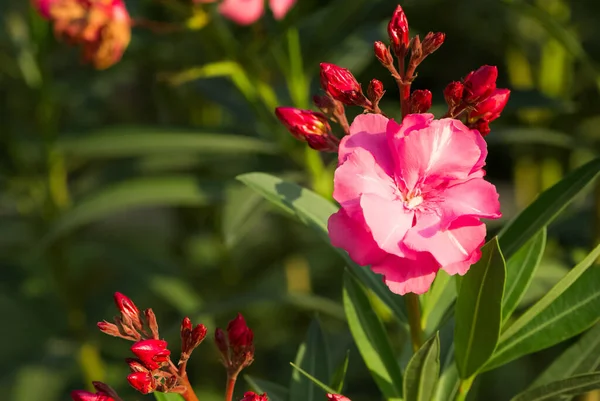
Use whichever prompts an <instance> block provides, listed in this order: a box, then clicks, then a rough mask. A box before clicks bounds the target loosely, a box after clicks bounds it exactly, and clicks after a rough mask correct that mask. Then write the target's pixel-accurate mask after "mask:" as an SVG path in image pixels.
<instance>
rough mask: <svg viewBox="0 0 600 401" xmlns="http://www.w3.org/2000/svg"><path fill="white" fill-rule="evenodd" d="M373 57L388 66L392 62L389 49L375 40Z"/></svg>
mask: <svg viewBox="0 0 600 401" xmlns="http://www.w3.org/2000/svg"><path fill="white" fill-rule="evenodd" d="M374 49H375V57H377V60H379V62H380V63H381V64H382V65H383V66H390V65H392V64H394V58H393V57H392V53H390V49H388V47H387V46H386V45H385V44H384V43H383V42H380V41H377V42H375V45H374Z"/></svg>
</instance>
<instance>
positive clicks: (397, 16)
mask: <svg viewBox="0 0 600 401" xmlns="http://www.w3.org/2000/svg"><path fill="white" fill-rule="evenodd" d="M387 31H388V35H389V37H390V43H391V44H392V50H393V51H394V53H395V54H396V56H398V57H404V56H405V55H406V51H407V49H408V43H409V41H410V36H409V33H408V20H407V19H406V14H404V10H403V9H402V7H400V6H398V7H396V10H395V11H394V14H393V15H392V19H391V21H390V22H389V24H388V27H387Z"/></svg>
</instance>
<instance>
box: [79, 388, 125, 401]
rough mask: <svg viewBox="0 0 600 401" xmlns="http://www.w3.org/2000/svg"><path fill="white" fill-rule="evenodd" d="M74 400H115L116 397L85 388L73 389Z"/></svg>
mask: <svg viewBox="0 0 600 401" xmlns="http://www.w3.org/2000/svg"><path fill="white" fill-rule="evenodd" d="M71 399H73V401H115V399H114V398H113V397H111V396H109V395H108V394H106V393H103V392H97V393H90V392H89V391H85V390H74V391H71Z"/></svg>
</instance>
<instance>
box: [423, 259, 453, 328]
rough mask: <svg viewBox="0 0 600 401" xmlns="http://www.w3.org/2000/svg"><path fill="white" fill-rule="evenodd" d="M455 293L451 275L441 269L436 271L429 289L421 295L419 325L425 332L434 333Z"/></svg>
mask: <svg viewBox="0 0 600 401" xmlns="http://www.w3.org/2000/svg"><path fill="white" fill-rule="evenodd" d="M456 295H457V293H456V285H455V284H454V279H453V277H452V276H450V275H449V274H448V273H446V272H445V271H443V270H440V271H438V273H437V275H436V277H435V280H434V282H433V285H432V286H431V289H430V290H429V291H427V292H426V293H425V294H423V295H422V296H421V297H422V298H421V299H422V302H421V303H422V308H423V310H422V312H421V326H422V327H424V328H425V333H426V334H431V333H434V332H435V331H436V330H437V329H438V328H439V326H440V324H442V323H443V320H444V318H445V316H446V315H447V312H448V310H449V308H450V307H451V306H452V304H453V303H454V301H455V300H456Z"/></svg>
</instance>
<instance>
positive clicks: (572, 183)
mask: <svg viewBox="0 0 600 401" xmlns="http://www.w3.org/2000/svg"><path fill="white" fill-rule="evenodd" d="M599 173H600V158H598V159H594V160H592V161H591V162H589V163H587V164H584V165H583V166H581V167H579V168H578V169H576V170H574V171H572V172H571V173H570V174H568V175H567V176H566V177H565V178H563V179H562V180H561V181H559V182H558V183H556V184H555V185H554V186H552V187H551V188H550V189H548V190H546V191H544V192H543V193H542V194H541V195H540V196H538V197H537V199H536V200H535V201H533V203H531V204H530V205H529V206H528V207H527V208H526V209H525V210H523V211H522V212H521V213H519V215H518V216H516V217H515V218H514V219H513V220H512V221H511V222H509V223H508V224H507V225H506V226H504V228H503V229H502V230H501V231H500V233H499V234H498V237H499V239H500V247H501V249H502V253H503V254H504V257H505V258H507V259H510V258H511V257H512V255H513V254H514V253H515V252H517V251H518V250H519V249H520V248H521V247H522V246H523V245H524V244H525V243H526V242H527V241H529V239H530V238H531V237H533V236H534V235H535V233H537V232H538V231H539V230H541V229H542V228H543V227H545V226H547V225H548V224H550V222H552V220H554V218H555V217H556V216H557V215H558V214H559V213H560V212H561V211H562V210H563V209H564V208H565V207H567V205H569V203H571V201H572V200H573V198H574V197H575V196H576V195H577V194H579V193H580V192H581V191H582V190H583V189H584V188H585V187H586V186H587V185H588V184H589V183H590V182H591V181H593V180H594V179H595V178H596V177H597V176H598V174H599Z"/></svg>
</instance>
